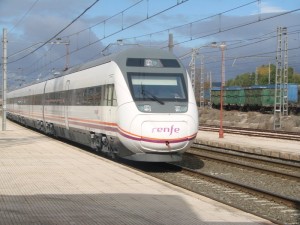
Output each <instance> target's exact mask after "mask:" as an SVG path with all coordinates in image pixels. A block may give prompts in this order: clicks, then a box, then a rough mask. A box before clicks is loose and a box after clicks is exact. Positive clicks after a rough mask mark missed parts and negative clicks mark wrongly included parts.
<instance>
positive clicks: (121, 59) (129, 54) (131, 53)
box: [61, 46, 177, 76]
mask: <svg viewBox="0 0 300 225" xmlns="http://www.w3.org/2000/svg"><path fill="white" fill-rule="evenodd" d="M127 58H151V59H153V58H158V59H177V58H176V57H175V55H173V54H171V53H170V52H169V51H166V50H161V49H156V48H149V47H141V46H139V47H133V48H129V49H126V50H123V51H121V52H118V53H114V54H111V55H108V56H104V57H101V58H99V59H96V60H93V61H90V62H87V63H84V64H82V65H78V66H75V67H72V68H70V69H68V70H66V71H63V72H62V73H61V76H64V75H67V74H71V73H75V72H78V71H81V70H85V69H88V68H91V67H95V66H98V65H102V64H105V63H108V62H111V61H114V62H116V63H117V64H118V65H119V66H120V65H125V64H126V59H127Z"/></svg>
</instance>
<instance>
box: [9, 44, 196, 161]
mask: <svg viewBox="0 0 300 225" xmlns="http://www.w3.org/2000/svg"><path fill="white" fill-rule="evenodd" d="M147 60H148V61H147ZM146 63H150V66H148V65H146ZM151 63H152V64H153V65H154V66H153V65H152V64H151ZM8 99H9V101H8V113H9V117H10V118H12V119H14V120H17V121H19V122H21V123H23V124H25V125H29V126H32V127H34V128H37V129H39V130H41V131H43V132H46V133H48V134H51V135H55V136H60V137H64V138H67V139H70V140H73V141H76V142H79V143H82V144H85V145H89V146H91V147H93V148H95V149H98V150H101V151H104V152H108V153H111V154H116V155H118V156H120V157H123V158H127V159H130V160H139V161H178V160H180V159H181V155H182V153H183V152H184V151H185V150H186V149H187V148H189V146H190V145H191V143H192V141H193V139H194V138H195V137H196V134H197V131H198V111H197V106H196V103H195V98H194V93H193V89H192V86H191V82H190V79H189V76H188V75H187V73H186V71H185V69H184V68H183V66H182V65H181V64H180V63H179V62H178V61H177V60H176V58H175V57H174V56H172V55H171V54H169V53H165V52H163V51H162V50H155V49H144V48H137V49H133V50H127V51H125V52H124V53H121V54H117V55H116V56H111V57H110V58H108V59H104V60H102V61H99V62H91V63H89V64H85V65H83V66H82V67H78V68H71V69H69V70H68V71H66V72H64V73H63V74H62V76H59V77H56V78H53V79H49V80H47V81H44V82H41V83H38V84H34V85H31V86H28V87H24V88H21V89H18V90H15V91H12V92H10V93H9V94H8Z"/></svg>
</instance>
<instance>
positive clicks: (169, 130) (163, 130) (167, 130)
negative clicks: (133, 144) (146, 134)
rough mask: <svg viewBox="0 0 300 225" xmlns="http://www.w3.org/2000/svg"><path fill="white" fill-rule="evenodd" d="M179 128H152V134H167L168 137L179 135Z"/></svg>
mask: <svg viewBox="0 0 300 225" xmlns="http://www.w3.org/2000/svg"><path fill="white" fill-rule="evenodd" d="M179 131H180V128H178V127H177V128H176V127H174V125H172V126H171V127H154V128H152V133H169V135H172V134H173V133H179Z"/></svg>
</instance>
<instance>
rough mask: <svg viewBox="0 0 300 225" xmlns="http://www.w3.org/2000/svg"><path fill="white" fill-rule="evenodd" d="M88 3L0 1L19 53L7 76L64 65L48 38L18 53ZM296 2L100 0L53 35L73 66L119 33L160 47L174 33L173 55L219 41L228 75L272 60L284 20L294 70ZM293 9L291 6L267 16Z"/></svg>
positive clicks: (211, 65)
mask: <svg viewBox="0 0 300 225" xmlns="http://www.w3.org/2000/svg"><path fill="white" fill-rule="evenodd" d="M94 2H95V0H85V1H82V0H22V1H20V0H0V15H1V16H0V28H7V30H8V40H9V44H8V55H9V56H10V55H12V54H15V53H18V54H17V55H15V56H13V57H9V59H8V61H9V62H13V63H10V64H9V65H8V66H9V67H8V70H9V71H10V73H11V77H13V78H12V79H11V80H12V81H13V80H17V79H19V80H20V79H24V80H30V79H31V80H32V79H35V78H36V77H37V76H39V77H41V76H46V75H47V73H49V71H50V70H52V69H55V70H59V69H62V68H63V67H64V62H65V58H64V55H65V52H66V51H65V48H64V46H63V45H49V44H47V45H45V46H44V47H42V48H41V49H39V50H37V51H36V52H34V53H33V54H30V55H28V56H27V57H25V58H24V59H21V60H20V58H21V57H23V56H25V55H26V54H28V53H30V51H32V50H34V49H35V48H36V47H38V46H39V45H38V44H37V45H35V46H34V47H32V48H30V46H32V45H34V44H36V43H44V42H47V41H49V39H50V38H51V37H53V36H54V35H55V34H57V33H58V32H59V31H61V30H62V29H63V28H65V27H66V26H67V25H68V24H69V23H70V22H71V21H72V20H74V19H75V18H76V17H77V16H79V15H80V14H81V13H82V12H83V11H84V10H85V9H86V8H88V7H89V6H90V5H91V4H92V3H94ZM181 2H182V3H181ZM178 3H181V4H178ZM134 4H136V5H135V6H133V5H134ZM131 6H132V8H130V9H127V8H128V7H131ZM172 6H174V7H173V8H170V7H172ZM168 8H170V9H168ZM299 8H300V1H298V0H260V1H251V0H239V1H236V0H210V1H205V0H188V1H182V0H163V1H162V0H149V1H147V0H144V1H139V0H100V1H98V2H97V3H96V4H95V5H94V6H93V7H92V8H91V9H90V10H88V11H87V12H86V13H85V14H84V15H83V16H81V17H80V18H79V19H78V20H77V21H76V22H74V23H73V24H72V25H71V26H70V27H69V28H68V29H66V30H65V31H64V32H63V33H61V34H60V35H58V36H57V37H61V38H62V39H63V40H68V41H70V52H71V53H72V54H71V56H70V63H71V65H77V64H80V63H84V62H86V61H88V60H91V59H92V58H95V57H100V56H101V51H102V50H103V48H105V47H106V46H107V45H108V44H110V43H116V41H117V40H118V39H123V40H124V43H130V44H135V43H138V44H143V45H148V46H151V47H157V48H166V46H167V43H168V34H169V33H172V34H173V35H174V42H175V44H176V45H175V47H174V54H176V55H177V56H178V57H180V56H182V55H184V54H185V53H187V52H189V51H190V50H191V48H199V47H201V46H204V45H208V44H209V43H211V42H213V41H215V42H218V43H220V42H223V41H225V42H226V44H227V50H226V57H227V58H226V77H227V79H229V78H232V77H234V76H236V75H238V74H240V73H243V72H253V71H255V68H256V67H257V66H260V65H261V64H268V63H269V62H271V63H275V54H274V53H268V52H274V51H275V50H276V37H275V36H276V28H277V27H278V26H286V27H287V28H288V32H289V48H291V49H292V50H291V51H290V52H289V56H290V59H289V65H290V66H293V67H294V68H295V69H296V70H297V71H298V72H300V63H299V57H300V56H299V49H298V47H299V46H300V34H299V30H300V14H299V13H300V11H299V10H297V9H299ZM167 9H168V10H167ZM164 10H166V11H165V12H163V13H160V12H162V11H164ZM292 10H296V11H295V12H293V13H287V14H286V15H281V16H276V17H274V18H272V19H266V18H270V17H272V16H275V15H280V14H283V13H285V12H289V11H292ZM122 11H123V13H121V14H118V13H120V12H122ZM225 12H226V13H225ZM116 14H118V15H116ZM156 14H158V15H156ZM114 15H116V16H115V17H113V18H110V17H112V16H114ZM147 15H148V17H149V19H147ZM154 15H155V16H154ZM108 18H110V19H108ZM104 20H105V23H104V22H103V21H104ZM135 23H137V24H136V25H134V24H135ZM104 24H105V25H104ZM182 25H184V26H182ZM179 26H182V27H179ZM127 27H130V28H127ZM122 28H123V30H122ZM159 31H162V32H159ZM114 33H115V34H114ZM57 37H56V38H57ZM263 38H265V39H266V40H262V39H263ZM258 40H261V41H258ZM255 42H258V43H255ZM260 42H261V43H260ZM24 49H28V50H26V51H23V50H24ZM166 49H167V48H166ZM201 54H204V57H205V63H204V64H205V68H206V70H207V71H212V72H213V73H214V74H215V78H214V80H215V81H217V80H218V77H219V75H218V74H219V73H220V71H219V67H220V66H219V64H220V52H218V49H209V48H203V49H201ZM249 56H251V57H249ZM189 60H190V58H189V57H187V58H185V59H184V63H185V64H188V62H189ZM14 61H16V62H14ZM198 61H199V59H198ZM233 62H234V65H233ZM198 64H199V62H198Z"/></svg>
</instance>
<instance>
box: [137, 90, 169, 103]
mask: <svg viewBox="0 0 300 225" xmlns="http://www.w3.org/2000/svg"><path fill="white" fill-rule="evenodd" d="M142 95H144V96H145V95H147V96H148V97H150V99H152V100H154V101H157V102H158V103H159V104H161V105H164V104H165V103H164V102H163V101H162V100H160V99H159V98H158V97H156V96H155V95H153V94H151V93H150V92H149V91H145V90H144V89H142Z"/></svg>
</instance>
